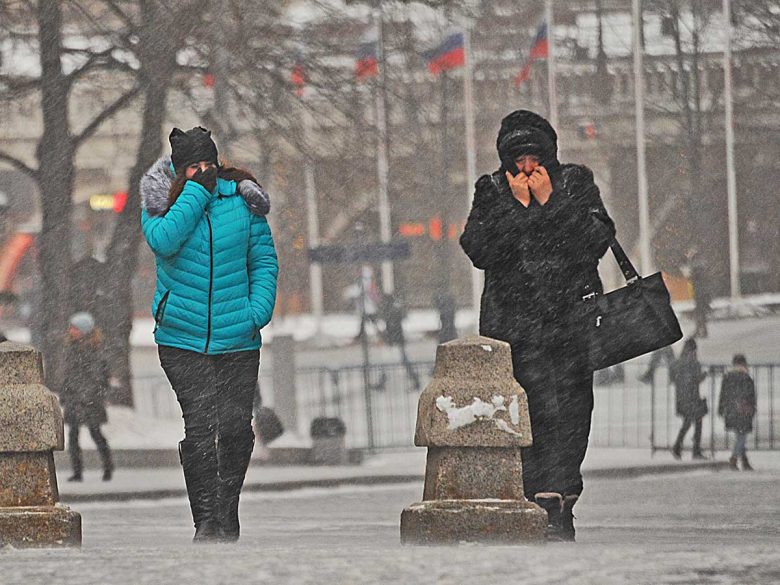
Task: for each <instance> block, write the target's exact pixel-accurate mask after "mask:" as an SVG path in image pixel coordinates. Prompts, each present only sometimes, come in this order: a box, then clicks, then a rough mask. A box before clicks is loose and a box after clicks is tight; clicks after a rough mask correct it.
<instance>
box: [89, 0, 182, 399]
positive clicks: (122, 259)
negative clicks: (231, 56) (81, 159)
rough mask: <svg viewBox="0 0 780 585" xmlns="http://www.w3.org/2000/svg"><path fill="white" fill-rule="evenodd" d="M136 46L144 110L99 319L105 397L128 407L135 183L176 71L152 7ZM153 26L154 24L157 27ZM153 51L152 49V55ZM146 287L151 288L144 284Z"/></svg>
mask: <svg viewBox="0 0 780 585" xmlns="http://www.w3.org/2000/svg"><path fill="white" fill-rule="evenodd" d="M146 7H147V10H146V12H145V14H144V16H143V18H144V26H143V31H144V32H143V33H142V37H145V38H142V40H141V43H142V44H144V46H145V47H147V48H148V49H147V50H143V49H142V50H141V52H140V55H139V56H140V57H141V71H140V75H141V79H142V80H143V84H144V109H143V114H142V118H141V136H140V140H139V144H138V154H137V156H136V162H135V165H133V168H132V169H131V171H130V176H129V178H128V189H127V195H128V197H127V204H126V205H125V208H124V210H123V211H122V213H121V214H120V216H119V217H118V219H117V223H116V226H115V228H114V233H113V236H112V238H111V243H110V244H109V247H108V253H107V255H106V256H107V258H106V264H107V269H106V272H107V274H111V275H112V277H111V279H110V280H109V282H107V286H108V290H107V293H106V299H105V300H106V306H105V309H104V315H105V318H106V322H107V324H108V325H107V329H108V331H107V333H108V343H107V346H108V348H107V349H108V358H109V361H110V363H111V369H112V373H113V375H114V376H115V377H116V378H117V379H118V380H119V387H118V388H117V389H116V390H115V392H114V395H113V396H111V401H112V402H113V403H115V404H121V405H124V406H133V392H132V376H131V367H130V353H131V349H132V348H131V346H130V333H131V330H132V328H133V294H132V290H133V287H132V283H133V275H134V274H135V271H136V268H137V266H138V244H139V242H140V239H141V238H140V236H141V224H140V220H139V218H140V214H141V195H140V184H141V178H142V177H143V175H144V173H145V172H146V171H147V169H149V167H151V166H152V165H153V164H154V163H155V161H156V160H157V159H158V157H159V156H160V152H161V150H162V141H161V139H160V130H161V128H162V125H163V121H164V120H165V111H166V108H165V106H166V100H167V97H168V90H169V87H170V78H171V75H172V72H173V70H174V68H175V66H176V62H175V56H176V48H175V46H172V45H174V44H175V43H173V42H170V43H164V44H163V46H160V43H161V42H162V39H161V38H160V37H159V36H157V37H156V38H154V34H153V33H154V31H156V30H157V28H155V26H154V22H155V20H156V15H157V14H158V11H157V10H156V3H155V2H150V3H148V4H146ZM158 25H159V23H158ZM152 49H153V50H152ZM149 286H154V285H153V283H150V284H149Z"/></svg>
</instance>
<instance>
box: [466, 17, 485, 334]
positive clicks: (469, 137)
mask: <svg viewBox="0 0 780 585" xmlns="http://www.w3.org/2000/svg"><path fill="white" fill-rule="evenodd" d="M463 53H464V56H465V59H464V61H465V63H464V65H465V66H464V69H463V101H464V105H465V107H464V112H465V121H466V209H470V208H471V198H472V196H473V191H474V184H475V183H476V182H477V144H476V142H477V141H476V131H475V123H474V80H473V71H474V65H473V63H472V61H471V29H470V28H469V27H468V26H464V27H463ZM482 275H483V273H482V271H481V270H478V269H476V268H474V267H472V268H471V300H472V304H473V309H474V325H475V327H474V330H475V331H476V330H477V329H478V328H479V327H478V326H477V324H478V323H479V309H480V301H481V298H482Z"/></svg>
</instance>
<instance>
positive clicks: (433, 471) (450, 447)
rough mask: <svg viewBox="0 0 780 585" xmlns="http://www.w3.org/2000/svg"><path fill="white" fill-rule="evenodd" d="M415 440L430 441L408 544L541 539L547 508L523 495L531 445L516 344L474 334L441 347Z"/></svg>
mask: <svg viewBox="0 0 780 585" xmlns="http://www.w3.org/2000/svg"><path fill="white" fill-rule="evenodd" d="M414 444H415V445H417V446H418V447H428V459H427V465H426V471H425V487H424V490H423V501H422V502H419V503H416V504H412V505H411V506H409V507H408V508H406V509H405V510H404V511H403V513H402V514H401V542H402V543H404V544H454V543H458V542H484V543H497V544H512V543H525V542H534V541H541V540H543V539H544V536H545V532H546V529H547V514H546V512H545V511H544V510H542V509H541V508H540V507H539V506H537V505H536V504H534V503H532V502H528V501H527V500H526V499H525V496H524V494H523V473H522V461H521V459H520V448H521V447H526V446H528V445H530V444H531V422H530V418H529V416H528V401H527V398H526V396H525V391H524V390H523V389H522V387H521V386H520V384H518V383H517V381H516V380H515V379H514V377H513V375H512V355H511V351H510V348H509V344H507V343H505V342H503V341H497V340H495V339H490V338H488V337H481V336H472V337H467V338H464V339H456V340H454V341H450V342H448V343H444V344H442V345H440V346H439V347H438V349H437V351H436V366H435V368H434V372H433V380H432V381H431V383H430V384H429V385H428V386H427V387H426V388H425V390H424V391H423V392H422V395H421V396H420V402H419V405H418V410H417V430H416V433H415V437H414Z"/></svg>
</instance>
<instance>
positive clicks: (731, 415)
mask: <svg viewBox="0 0 780 585" xmlns="http://www.w3.org/2000/svg"><path fill="white" fill-rule="evenodd" d="M731 363H732V365H733V366H734V369H732V370H731V371H730V372H727V373H726V375H725V376H723V381H722V382H721V385H720V400H719V401H718V414H719V415H720V416H722V417H723V421H724V422H725V424H726V430H729V431H734V435H735V440H734V450H733V451H732V452H731V458H730V459H729V465H730V466H731V469H733V470H735V471H736V470H737V469H738V467H737V461H738V460H739V461H741V462H742V470H743V471H753V467H751V465H750V462H749V461H748V458H747V436H748V434H749V433H752V432H753V417H755V416H756V385H755V383H754V382H753V378H751V377H750V373H749V372H748V364H747V359H746V358H745V356H744V355H742V354H736V355H735V356H734V358H733V359H732V360H731Z"/></svg>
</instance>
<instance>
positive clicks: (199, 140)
mask: <svg viewBox="0 0 780 585" xmlns="http://www.w3.org/2000/svg"><path fill="white" fill-rule="evenodd" d="M168 141H169V142H170V143H171V162H172V163H173V168H174V169H177V170H178V169H180V168H182V167H186V166H187V165H190V164H192V163H196V162H200V161H202V160H205V161H208V162H210V163H214V164H215V165H217V164H219V163H218V161H217V157H218V153H217V145H216V144H214V141H213V140H212V139H211V130H206V129H205V128H201V127H200V126H196V127H195V128H193V129H192V130H187V131H186V132H183V131H182V130H179V129H178V128H174V129H173V130H171V134H170V136H168Z"/></svg>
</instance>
